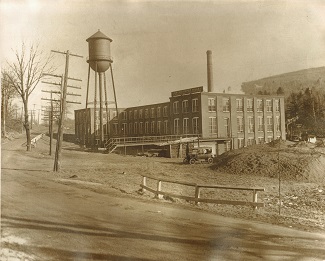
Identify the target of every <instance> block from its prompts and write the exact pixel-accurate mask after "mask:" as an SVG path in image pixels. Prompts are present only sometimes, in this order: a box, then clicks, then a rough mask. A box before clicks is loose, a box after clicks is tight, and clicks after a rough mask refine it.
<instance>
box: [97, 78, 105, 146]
mask: <svg viewBox="0 0 325 261" xmlns="http://www.w3.org/2000/svg"><path fill="white" fill-rule="evenodd" d="M98 74H99V147H102V145H103V136H104V135H103V93H102V89H103V73H102V72H100V73H98Z"/></svg>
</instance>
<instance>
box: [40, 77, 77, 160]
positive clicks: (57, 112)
mask: <svg viewBox="0 0 325 261" xmlns="http://www.w3.org/2000/svg"><path fill="white" fill-rule="evenodd" d="M47 76H53V77H58V78H60V80H61V83H56V82H48V81H42V83H46V84H50V85H54V86H60V90H59V91H53V90H50V91H48V90H42V92H45V93H50V94H51V98H50V99H48V98H42V100H46V101H50V107H49V109H47V110H46V111H47V113H48V114H47V117H48V120H49V135H50V150H49V155H52V144H53V142H52V141H53V118H54V116H55V117H57V118H59V119H60V117H61V116H60V114H61V111H62V109H60V110H56V109H54V106H53V102H56V103H58V104H59V106H60V108H61V107H62V105H61V100H62V99H58V98H56V99H54V98H53V94H57V95H60V96H61V95H62V91H61V90H62V86H63V80H62V75H61V76H59V75H55V74H47ZM68 79H72V78H68ZM67 87H71V88H75V89H81V88H80V87H76V86H70V85H67ZM67 95H71V96H81V95H80V94H75V93H68V92H67ZM66 102H67V103H77V104H80V103H79V102H74V101H66Z"/></svg>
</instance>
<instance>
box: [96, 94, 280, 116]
mask: <svg viewBox="0 0 325 261" xmlns="http://www.w3.org/2000/svg"><path fill="white" fill-rule="evenodd" d="M179 104H180V102H179V101H175V102H173V114H179V113H180V106H179ZM265 106H266V111H267V112H272V111H273V103H272V100H265ZM181 108H182V110H181V112H182V113H189V112H190V111H189V101H188V100H183V101H182V107H181ZM222 108H223V112H229V111H230V99H229V98H223V107H222ZM243 109H244V106H243V99H242V98H241V99H236V111H237V112H243ZM263 109H264V104H263V100H262V99H258V100H257V101H256V111H257V112H262V111H263ZM253 110H254V105H253V99H247V112H253ZM198 111H199V105H198V99H192V112H198ZM208 111H209V112H215V111H216V100H215V98H208ZM274 111H275V112H279V111H280V100H279V99H275V102H274ZM107 116H108V120H111V118H110V117H109V116H110V115H109V114H108V115H107ZM107 116H106V112H105V111H104V112H103V119H104V120H106V117H107ZM116 116H117V113H116V111H115V110H114V111H113V113H112V117H113V118H115V117H116ZM127 116H128V117H127ZM143 116H144V117H143ZM156 117H157V118H160V117H168V106H167V105H166V106H163V107H160V106H158V107H156V108H155V107H152V108H147V109H134V110H129V111H128V115H127V111H123V112H121V119H122V120H127V119H129V120H132V119H134V120H137V119H143V118H144V119H149V118H156ZM96 118H97V120H98V119H99V113H98V112H97V114H96Z"/></svg>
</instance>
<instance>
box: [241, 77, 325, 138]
mask: <svg viewBox="0 0 325 261" xmlns="http://www.w3.org/2000/svg"><path fill="white" fill-rule="evenodd" d="M299 78H300V80H292V79H291V80H290V81H287V82H281V81H276V80H272V81H270V80H266V81H265V82H263V81H262V80H259V81H255V82H249V83H243V84H242V90H243V91H244V92H245V93H246V94H253V95H270V94H271V95H274V94H276V95H283V96H284V97H285V116H286V123H287V124H286V126H287V127H289V125H290V128H289V129H288V130H287V132H289V133H290V132H291V133H290V134H292V133H295V134H299V133H300V134H301V133H304V132H307V133H309V134H314V135H317V136H322V137H324V136H325V84H324V82H323V79H322V78H321V77H319V76H318V78H317V79H315V78H312V79H310V78H307V79H306V78H303V77H302V76H300V77H299Z"/></svg>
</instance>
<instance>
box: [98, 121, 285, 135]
mask: <svg viewBox="0 0 325 261" xmlns="http://www.w3.org/2000/svg"><path fill="white" fill-rule="evenodd" d="M173 123H174V124H173V130H172V133H170V126H169V121H168V120H165V121H157V122H156V121H151V122H149V121H146V122H144V123H143V122H134V123H132V122H130V123H122V125H121V127H122V134H123V135H132V134H134V135H138V134H155V135H168V134H176V135H177V134H198V133H199V132H200V130H199V118H198V117H194V118H192V120H191V123H192V124H191V126H190V119H189V118H183V119H182V123H183V124H182V128H181V127H180V119H179V118H176V119H174V121H173ZM265 124H266V131H267V132H273V130H274V125H273V124H275V131H276V132H280V130H281V126H280V125H281V122H280V116H276V117H275V122H274V121H273V117H272V116H268V117H266V123H264V117H263V116H258V117H257V131H258V132H264V126H265ZM223 125H224V128H225V129H224V130H225V132H224V133H225V135H226V136H227V137H229V136H230V118H228V117H225V118H224V124H223ZM96 126H97V127H96V132H97V131H98V129H99V125H98V124H97V125H96ZM104 131H105V134H106V130H104ZM217 131H218V130H217V118H216V117H209V124H208V132H209V134H210V135H214V134H217ZM237 132H238V133H243V132H244V119H243V117H240V116H238V117H237ZM247 132H248V133H254V132H255V121H254V117H253V116H250V117H248V126H247ZM113 134H114V135H118V134H119V128H118V123H114V124H113Z"/></svg>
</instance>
